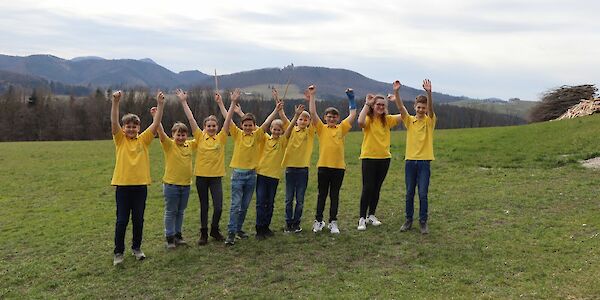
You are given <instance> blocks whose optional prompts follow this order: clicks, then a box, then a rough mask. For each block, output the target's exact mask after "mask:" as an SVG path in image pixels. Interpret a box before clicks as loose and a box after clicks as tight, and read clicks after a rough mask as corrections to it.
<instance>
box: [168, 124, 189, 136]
mask: <svg viewBox="0 0 600 300" xmlns="http://www.w3.org/2000/svg"><path fill="white" fill-rule="evenodd" d="M178 132H179V133H188V128H187V126H186V125H185V124H183V123H181V122H179V121H177V122H175V124H173V127H171V134H172V135H174V134H176V133H178Z"/></svg>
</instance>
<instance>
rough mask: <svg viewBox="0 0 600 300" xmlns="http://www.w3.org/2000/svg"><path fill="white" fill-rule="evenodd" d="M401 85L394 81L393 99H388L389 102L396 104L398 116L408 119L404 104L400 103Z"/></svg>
mask: <svg viewBox="0 0 600 300" xmlns="http://www.w3.org/2000/svg"><path fill="white" fill-rule="evenodd" d="M401 86H402V85H401V84H400V81H399V80H396V81H394V83H393V85H392V87H393V88H394V97H393V98H390V97H389V100H393V101H394V103H396V107H398V110H399V111H400V116H401V118H405V117H408V111H407V110H406V107H405V106H404V102H402V98H400V87H401Z"/></svg>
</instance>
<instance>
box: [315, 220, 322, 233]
mask: <svg viewBox="0 0 600 300" xmlns="http://www.w3.org/2000/svg"><path fill="white" fill-rule="evenodd" d="M323 227H325V222H323V221H321V222H319V221H317V220H315V222H314V223H313V232H319V231H321V230H323Z"/></svg>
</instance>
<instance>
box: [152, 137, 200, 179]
mask: <svg viewBox="0 0 600 300" xmlns="http://www.w3.org/2000/svg"><path fill="white" fill-rule="evenodd" d="M160 144H161V146H162V148H163V153H164V155H165V174H164V176H163V182H164V183H168V184H176V185H191V184H192V154H193V153H194V152H195V151H196V149H197V147H198V143H196V140H191V141H189V140H188V141H185V142H184V143H183V145H181V146H180V145H177V143H176V142H175V141H174V140H173V139H165V140H163V141H160Z"/></svg>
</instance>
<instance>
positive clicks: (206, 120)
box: [202, 115, 219, 126]
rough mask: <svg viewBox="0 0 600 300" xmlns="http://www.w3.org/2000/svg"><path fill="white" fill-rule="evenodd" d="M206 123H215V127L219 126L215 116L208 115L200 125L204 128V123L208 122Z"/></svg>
mask: <svg viewBox="0 0 600 300" xmlns="http://www.w3.org/2000/svg"><path fill="white" fill-rule="evenodd" d="M208 121H215V122H216V123H217V125H219V121H218V120H217V117H215V115H210V116H208V117H206V118H204V121H203V122H202V124H203V125H204V126H206V122H208Z"/></svg>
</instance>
